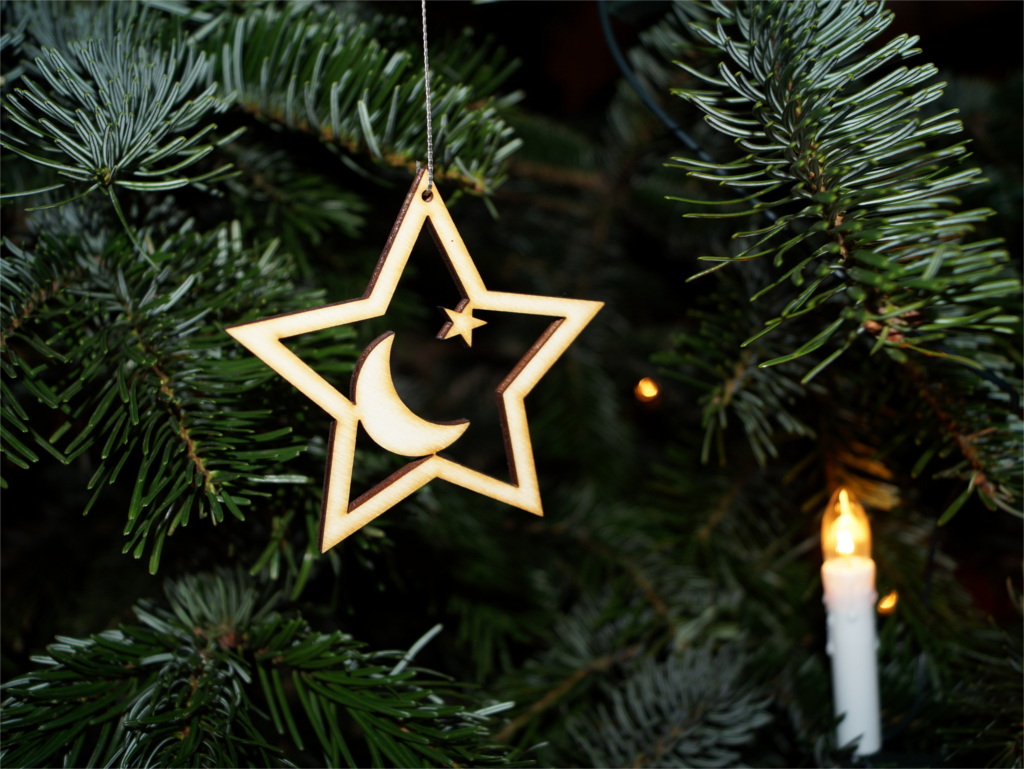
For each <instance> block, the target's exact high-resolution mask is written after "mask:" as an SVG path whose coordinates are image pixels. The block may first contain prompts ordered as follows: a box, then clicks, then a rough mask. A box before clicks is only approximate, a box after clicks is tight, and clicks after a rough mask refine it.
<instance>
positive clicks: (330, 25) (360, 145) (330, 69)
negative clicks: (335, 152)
mask: <svg viewBox="0 0 1024 769" xmlns="http://www.w3.org/2000/svg"><path fill="white" fill-rule="evenodd" d="M388 23H389V22H388V20H385V19H383V18H378V19H376V20H374V21H372V22H359V21H356V20H355V19H354V18H352V15H351V14H348V15H339V16H336V17H330V16H324V15H322V14H318V13H316V12H314V11H310V10H308V9H307V8H306V7H304V6H302V5H299V4H296V5H292V6H288V7H285V8H283V9H282V8H276V7H273V6H267V7H264V8H262V9H260V10H258V11H254V12H252V13H248V14H246V15H245V16H244V17H240V18H237V19H233V20H232V21H230V22H229V23H227V24H223V25H222V31H221V32H220V34H219V35H217V36H216V37H215V39H211V42H209V43H208V46H209V50H210V51H211V53H213V55H214V56H215V57H216V59H215V63H214V68H213V70H212V72H211V76H213V73H216V75H217V76H219V77H220V78H221V81H222V82H221V93H222V94H224V98H225V99H227V98H233V99H234V100H235V103H236V104H237V105H238V106H239V107H241V108H242V109H244V110H245V111H247V112H249V113H251V114H253V115H255V116H257V117H259V118H260V119H263V120H267V121H270V122H273V123H280V124H283V125H286V126H288V127H289V128H291V129H293V130H297V131H303V132H308V133H311V134H313V135H315V136H317V137H319V138H320V139H321V141H323V142H325V143H327V144H329V145H334V146H339V147H341V148H343V149H345V150H346V151H347V152H350V153H356V154H361V155H366V156H369V157H370V158H371V159H372V160H373V161H374V162H377V163H380V164H383V165H387V166H392V167H397V168H405V169H409V170H413V169H415V167H416V165H417V163H419V162H420V161H422V160H423V159H425V158H426V137H425V134H424V133H423V120H422V114H423V98H424V97H423V92H424V91H423V89H424V77H423V72H422V68H421V67H419V65H418V61H419V57H417V56H415V55H413V54H411V53H410V51H409V50H394V49H391V48H389V47H387V46H386V45H384V44H382V43H380V42H379V41H378V37H379V36H380V35H381V34H382V32H383V30H384V28H385V26H386V25H387V24H388ZM433 58H434V68H435V70H436V71H435V73H434V77H433V79H432V88H431V96H432V100H433V112H434V126H435V130H436V135H435V136H434V155H435V177H436V178H438V179H448V180H451V181H454V182H456V183H458V184H460V185H462V186H464V187H466V188H468V189H470V190H472V191H474V192H476V193H487V192H490V191H491V190H493V189H494V188H495V187H496V186H497V185H498V184H500V182H501V180H502V178H503V177H504V174H505V167H506V165H507V160H508V158H509V156H510V155H511V154H512V153H513V152H515V150H516V149H517V148H518V147H519V145H520V143H521V142H520V141H519V140H518V139H515V138H513V136H512V129H511V128H510V127H509V126H508V125H507V124H506V123H505V122H504V120H503V119H502V118H501V116H500V114H499V112H500V109H501V108H503V107H504V106H507V105H508V104H510V103H511V102H512V101H514V100H515V99H514V97H505V98H503V99H496V98H493V97H490V98H487V97H483V98H482V95H483V94H487V93H489V92H490V91H491V90H492V89H493V88H494V87H495V86H496V85H497V83H498V82H500V81H501V80H502V79H504V77H505V76H506V75H507V68H506V69H505V70H504V71H497V70H499V69H500V66H495V64H494V60H495V59H496V56H495V54H494V53H493V52H492V51H490V50H489V49H488V48H487V47H483V48H480V47H478V45H477V44H476V43H475V42H473V41H472V40H471V39H470V38H469V37H468V36H463V37H462V38H460V39H459V40H457V41H455V42H454V43H453V44H450V45H446V46H444V48H443V49H442V50H440V51H438V52H437V53H436V54H435V56H434V57H433ZM467 60H469V61H468V62H467ZM474 62H475V64H474ZM453 74H454V75H455V76H456V77H458V76H461V77H462V78H464V81H463V82H462V83H459V82H453V81H452V80H451V79H450V77H451V76H452V75H453Z"/></svg>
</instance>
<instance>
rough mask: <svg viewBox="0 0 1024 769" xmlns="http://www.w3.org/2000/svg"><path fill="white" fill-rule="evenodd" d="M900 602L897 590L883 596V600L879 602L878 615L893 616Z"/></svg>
mask: <svg viewBox="0 0 1024 769" xmlns="http://www.w3.org/2000/svg"><path fill="white" fill-rule="evenodd" d="M899 600H900V594H899V593H897V592H896V591H895V590H893V591H891V592H890V593H889V594H888V595H885V596H882V599H881V600H880V601H879V602H878V613H879V614H892V613H893V612H894V611H895V610H896V604H897V603H898V602H899Z"/></svg>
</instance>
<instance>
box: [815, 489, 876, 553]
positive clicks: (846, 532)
mask: <svg viewBox="0 0 1024 769" xmlns="http://www.w3.org/2000/svg"><path fill="white" fill-rule="evenodd" d="M821 551H822V555H824V557H825V560H826V561H827V560H829V559H830V558H842V557H844V556H851V555H853V556H862V557H864V558H870V557H871V527H870V526H869V525H868V516H867V514H866V513H865V512H864V508H863V507H862V506H861V504H860V502H858V501H857V498H856V497H855V496H853V495H852V494H851V493H850V492H849V491H847V490H846V489H844V488H842V487H840V488H838V489H836V491H835V493H833V494H832V499H831V500H829V503H828V507H826V508H825V516H824V518H822V521H821Z"/></svg>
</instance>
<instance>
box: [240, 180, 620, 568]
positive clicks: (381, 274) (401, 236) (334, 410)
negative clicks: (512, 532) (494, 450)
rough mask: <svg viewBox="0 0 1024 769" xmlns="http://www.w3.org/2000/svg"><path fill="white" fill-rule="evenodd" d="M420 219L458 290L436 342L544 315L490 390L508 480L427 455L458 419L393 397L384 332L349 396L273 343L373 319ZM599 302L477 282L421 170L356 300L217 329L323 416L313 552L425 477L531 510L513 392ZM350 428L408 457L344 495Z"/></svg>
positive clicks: (531, 473) (449, 436) (384, 305)
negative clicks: (498, 317) (322, 473)
mask: <svg viewBox="0 0 1024 769" xmlns="http://www.w3.org/2000/svg"><path fill="white" fill-rule="evenodd" d="M424 225H428V228H429V231H430V233H431V235H433V237H434V241H435V242H436V243H437V246H438V249H439V250H440V252H441V255H442V257H443V258H444V260H445V263H446V264H447V266H448V269H449V271H450V273H451V275H452V278H453V280H454V281H455V284H456V286H457V288H458V290H459V293H460V294H461V296H462V301H461V302H459V304H458V305H457V306H456V307H455V309H453V310H450V309H447V308H442V310H443V311H444V313H445V315H446V316H447V319H448V320H447V322H446V323H445V324H444V326H443V327H442V328H441V331H440V332H439V333H438V338H440V339H453V338H455V337H460V338H461V339H462V340H463V341H464V342H465V343H466V344H467V345H470V344H472V334H473V330H474V329H476V328H479V327H480V326H482V325H484V324H485V323H486V321H483V320H480V319H479V318H475V317H474V316H473V312H474V310H482V311H491V312H509V313H518V314H523V315H542V316H549V317H552V318H554V320H553V321H552V322H551V323H550V324H549V325H548V327H547V328H546V329H545V330H544V332H543V333H541V335H540V337H539V338H538V339H537V341H535V342H534V343H533V344H532V345H531V346H530V348H529V349H527V350H526V352H525V354H524V355H523V357H522V358H520V360H519V362H518V363H517V364H516V365H515V366H514V367H513V368H512V370H511V371H510V372H509V373H508V375H507V376H506V377H505V379H504V380H503V381H502V382H501V384H499V385H498V387H497V388H496V389H495V396H496V397H497V401H498V414H499V418H500V421H501V429H502V433H503V435H504V439H505V453H506V456H507V458H508V465H509V478H510V480H509V481H503V480H500V479H498V478H494V477H492V476H489V475H485V474H484V473H481V472H478V471H476V470H472V469H470V468H468V467H466V466H465V465H461V464H459V463H457V462H453V461H452V460H450V459H448V458H446V457H442V456H441V455H440V454H439V453H438V452H440V451H442V450H444V449H445V448H447V447H448V446H450V445H452V444H453V443H454V442H455V441H457V440H458V439H459V438H460V437H461V435H462V434H463V433H464V432H465V430H466V428H467V427H468V426H469V423H468V422H467V421H465V420H459V421H456V422H431V421H428V420H426V419H423V418H422V417H420V416H418V415H417V414H415V413H414V412H413V411H411V410H410V409H409V408H408V407H407V406H406V405H405V404H404V403H403V402H402V400H401V398H400V397H399V395H398V393H397V392H396V391H395V388H394V383H393V382H392V379H391V362H390V361H391V345H392V344H393V342H394V336H395V335H394V332H391V331H389V332H387V333H386V334H383V335H381V336H379V337H378V338H377V339H375V340H373V341H372V342H371V343H370V344H369V345H368V346H367V348H366V349H365V350H364V351H363V354H362V356H361V357H360V359H359V361H358V363H357V364H356V369H355V372H354V373H353V375H352V383H351V392H350V397H345V396H344V395H342V394H341V393H340V392H338V390H337V389H335V388H334V387H333V386H332V385H331V384H329V383H328V382H327V381H326V380H325V379H324V378H323V377H321V376H320V375H319V374H317V373H316V371H314V370H313V369H312V368H311V367H310V366H309V365H308V364H306V363H305V362H304V361H303V360H302V359H301V358H299V357H298V356H297V355H296V354H295V353H293V352H292V351H291V350H289V349H288V348H287V347H285V346H284V344H283V343H282V342H281V340H282V339H287V338H288V337H292V336H296V335H298V334H307V333H310V332H313V331H320V330H322V329H327V328H334V327H335V326H343V325H346V324H349V323H355V322H357V321H362V320H368V319H370V318H377V317H380V316H382V315H384V314H385V312H387V309H388V305H389V304H390V303H391V298H392V296H393V295H394V293H395V289H396V288H397V286H398V281H399V280H400V278H401V276H402V273H403V272H404V271H405V267H406V264H407V263H408V261H409V256H410V255H411V253H412V250H413V246H414V245H415V243H416V240H417V238H418V236H419V233H420V230H421V229H422V228H423V226H424ZM602 306H603V303H602V302H594V301H588V300H582V299H565V298H562V297H554V296H536V295H532V294H512V293H506V292H501V291H491V290H490V289H488V288H487V287H486V286H485V285H484V282H483V280H482V278H481V277H480V273H479V272H477V269H476V265H475V264H474V263H473V260H472V258H471V257H470V255H469V252H468V251H467V250H466V246H465V244H463V242H462V238H461V237H460V236H459V231H458V230H457V229H456V227H455V224H454V222H453V221H452V218H451V215H450V214H449V213H448V209H447V208H446V207H445V205H444V202H443V201H442V200H441V196H440V194H438V192H437V187H436V186H434V187H433V188H432V189H429V190H428V184H427V176H426V174H425V172H424V171H420V172H419V173H418V174H417V176H416V179H415V180H414V181H413V184H412V187H411V189H410V190H409V194H408V195H407V196H406V198H405V203H404V204H403V205H402V209H401V211H400V212H399V215H398V219H397V221H396V222H395V226H394V227H393V228H392V230H391V234H390V236H389V237H388V240H387V243H386V244H385V246H384V251H383V253H382V254H381V257H380V260H379V261H378V262H377V266H376V268H375V269H374V271H373V275H372V276H371V278H370V282H369V285H368V286H367V287H366V291H365V292H364V293H363V295H362V296H361V297H359V298H357V299H350V300H348V301H344V302H338V303H337V304H330V305H327V306H325V307H317V308H315V309H312V310H304V311H301V312H293V313H288V314H285V315H278V316H275V317H272V318H267V319H265V320H259V321H255V322H252V323H244V324H242V325H238V326H233V327H231V328H229V329H227V331H228V333H229V334H231V335H232V336H233V337H234V338H235V339H236V340H238V341H239V342H240V343H241V344H243V345H244V346H245V347H247V348H248V349H249V350H250V351H251V352H252V353H253V354H254V355H256V356H257V357H259V358H260V359H262V360H263V361H264V362H265V363H266V364H267V365H268V366H270V367H271V368H272V369H274V370H275V371H277V372H278V373H279V374H280V375H281V376H283V377H284V378H285V379H287V380H288V381H289V382H291V383H292V384H293V385H294V386H295V387H297V388H298V389H299V390H300V391H301V392H302V393H304V394H305V395H306V396H307V397H309V398H310V399H311V400H312V401H313V402H314V403H316V404H317V405H318V406H320V408H322V409H324V411H326V412H327V413H328V414H330V415H331V417H332V418H333V419H334V423H333V425H332V429H331V440H330V444H329V447H328V460H327V462H328V464H327V471H326V477H325V480H324V499H323V508H322V511H321V519H320V551H321V552H325V551H326V550H328V549H329V548H331V547H334V545H336V544H338V543H339V542H341V541H342V540H343V539H345V538H346V537H347V536H349V535H350V534H352V533H353V532H355V531H356V530H357V529H359V528H361V527H362V526H365V525H366V524H367V523H369V522H370V521H372V520H373V519H374V518H376V517H377V516H379V515H380V514H381V513H383V512H385V511H386V510H388V509H389V508H391V507H393V506H394V505H396V504H397V503H398V502H400V501H402V500H403V499H405V498H406V497H408V496H409V495H410V494H412V493H413V492H414V491H416V490H417V489H419V488H420V487H421V486H423V485H425V484H426V483H428V482H429V481H431V480H433V479H434V478H441V479H443V480H446V481H449V482H450V483H454V484H456V485H458V486H462V487H464V488H467V489H470V490H471V491H475V492H477V493H479V494H483V495H485V496H488V497H491V498H493V499H497V500H499V501H502V502H505V503H507V504H509V505H513V506H515V507H518V508H521V509H523V510H526V511H528V512H531V513H534V514H536V515H543V510H542V507H541V499H540V489H539V487H538V483H537V470H536V467H535V465H534V460H533V448H532V446H531V443H530V431H529V425H528V423H527V417H526V406H525V403H524V399H525V398H526V396H527V395H528V394H529V393H530V391H531V390H533V388H534V386H535V385H536V384H537V382H539V381H540V379H541V377H543V376H544V374H546V373H547V371H548V369H550V368H551V366H552V365H553V364H554V363H555V361H557V360H558V359H559V358H560V357H561V355H562V353H564V352H565V351H566V349H567V348H568V347H569V345H570V344H571V343H572V342H573V340H574V339H575V338H576V337H577V335H579V333H580V332H581V331H582V330H583V329H584V327H586V325H587V324H588V323H589V322H590V321H591V320H592V319H593V317H594V316H595V315H596V314H597V312H598V311H599V310H600V309H601V307H602ZM360 424H362V425H363V429H364V430H365V431H366V433H367V434H368V435H369V436H370V437H371V438H372V439H373V440H374V441H375V442H376V443H377V444H378V445H379V446H381V447H382V448H384V449H386V450H388V451H391V452H393V453H395V454H399V455H402V456H407V457H413V459H412V461H410V462H408V463H407V464H406V465H404V466H403V467H401V468H400V469H399V470H397V471H395V472H394V473H392V474H391V475H389V476H388V477H387V478H385V479H384V480H383V481H381V482H380V483H378V484H377V485H376V486H374V487H373V488H372V489H370V490H369V491H367V492H366V493H365V494H363V495H361V496H359V497H358V498H356V499H354V500H353V499H351V498H350V497H351V483H352V465H353V460H354V458H355V447H356V433H357V429H358V427H359V425H360Z"/></svg>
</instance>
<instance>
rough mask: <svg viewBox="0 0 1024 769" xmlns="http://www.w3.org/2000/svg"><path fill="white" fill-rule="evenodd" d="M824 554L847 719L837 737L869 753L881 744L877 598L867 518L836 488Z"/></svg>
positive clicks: (836, 696)
mask: <svg viewBox="0 0 1024 769" xmlns="http://www.w3.org/2000/svg"><path fill="white" fill-rule="evenodd" d="M821 550H822V553H823V554H824V556H825V562H824V564H822V567H821V581H822V584H823V585H824V588H825V599H824V600H825V608H826V610H827V612H828V646H827V650H828V653H829V656H831V657H832V696H833V700H834V702H835V708H836V715H837V716H841V717H842V720H841V721H840V722H839V726H838V728H837V730H836V738H837V740H838V743H839V745H840V746H843V745H848V744H849V743H851V742H854V741H855V740H858V742H857V747H856V748H855V751H854V752H855V754H856V755H858V756H863V755H868V754H871V753H875V752H877V751H878V750H879V748H881V746H882V733H881V732H882V728H881V717H880V715H879V698H878V663H877V661H876V653H875V650H876V647H877V645H878V640H877V636H876V634H875V601H876V600H877V598H878V595H877V593H875V562H874V561H873V560H871V529H870V528H869V527H868V518H867V515H865V513H864V508H863V507H861V506H860V503H858V502H857V500H856V499H855V498H854V497H853V496H852V495H851V494H850V493H849V492H848V491H847V490H846V489H842V488H840V489H837V490H836V492H835V493H834V494H833V495H832V499H831V500H829V504H828V507H827V508H826V509H825V517H824V519H823V520H822V522H821Z"/></svg>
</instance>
